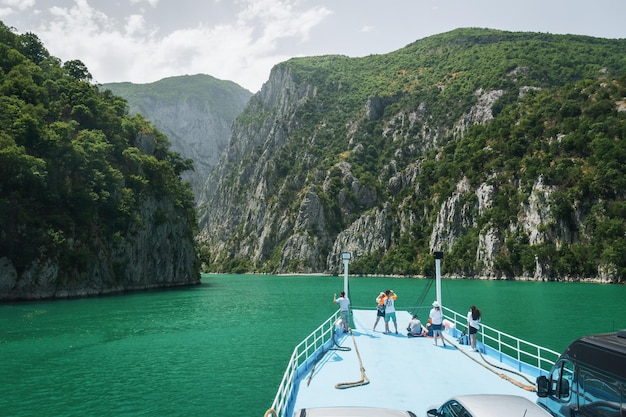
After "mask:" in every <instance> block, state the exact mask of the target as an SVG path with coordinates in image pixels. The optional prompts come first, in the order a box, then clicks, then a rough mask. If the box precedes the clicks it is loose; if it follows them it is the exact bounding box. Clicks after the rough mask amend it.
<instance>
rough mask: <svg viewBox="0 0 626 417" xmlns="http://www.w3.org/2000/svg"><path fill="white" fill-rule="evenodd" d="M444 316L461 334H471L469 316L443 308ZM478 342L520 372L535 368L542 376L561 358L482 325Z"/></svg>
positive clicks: (540, 347)
mask: <svg viewBox="0 0 626 417" xmlns="http://www.w3.org/2000/svg"><path fill="white" fill-rule="evenodd" d="M443 309H444V311H445V313H444V316H445V318H447V319H448V320H450V321H451V322H452V323H454V327H455V328H456V329H457V330H458V331H459V332H461V331H462V332H466V333H469V331H468V328H467V316H466V315H461V314H459V313H457V312H456V311H453V310H450V309H449V308H446V307H443ZM477 336H478V338H477V341H479V342H480V343H482V345H483V347H484V348H485V350H486V349H492V350H493V352H491V353H492V355H493V356H496V357H497V356H499V360H500V362H503V363H506V362H509V363H510V364H514V365H516V366H517V367H518V370H519V371H528V368H527V367H529V366H530V367H532V368H535V369H534V372H532V373H533V374H536V375H540V374H543V373H545V372H547V371H549V370H550V369H551V368H552V365H554V363H555V362H556V360H557V359H558V358H559V355H560V354H559V353H558V352H555V351H554V350H550V349H547V348H544V347H542V346H539V345H536V344H534V343H530V342H527V341H525V340H523V339H519V338H517V337H515V336H511V335H510V334H507V333H504V332H501V331H499V330H497V329H494V328H493V327H490V326H487V325H485V324H482V323H481V324H480V332H478V335H477Z"/></svg>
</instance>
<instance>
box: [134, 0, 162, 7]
mask: <svg viewBox="0 0 626 417" xmlns="http://www.w3.org/2000/svg"><path fill="white" fill-rule="evenodd" d="M140 3H148V4H149V5H150V6H152V7H157V4H159V0H130V4H140Z"/></svg>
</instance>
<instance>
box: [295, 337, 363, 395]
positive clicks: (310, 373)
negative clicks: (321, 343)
mask: <svg viewBox="0 0 626 417" xmlns="http://www.w3.org/2000/svg"><path fill="white" fill-rule="evenodd" d="M350 333H352V331H350ZM336 334H337V333H336V331H335V329H334V328H333V345H334V346H337V347H331V348H329V349H328V350H327V351H326V352H324V353H322V354H321V355H320V356H319V358H317V360H316V361H315V363H314V364H313V366H312V367H311V372H309V377H308V378H307V381H306V386H307V387H308V386H309V384H310V383H311V379H312V378H313V372H314V371H315V367H316V366H317V363H318V362H319V361H320V360H321V359H322V358H323V357H324V356H325V355H326V353H327V352H328V351H331V350H340V351H349V350H352V349H350V348H349V347H347V346H339V344H338V343H337V339H335V335H336Z"/></svg>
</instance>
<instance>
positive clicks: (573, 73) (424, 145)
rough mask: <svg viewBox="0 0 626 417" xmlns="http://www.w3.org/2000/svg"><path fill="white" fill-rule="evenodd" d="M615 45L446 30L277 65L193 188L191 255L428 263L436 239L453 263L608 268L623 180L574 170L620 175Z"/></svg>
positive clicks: (302, 268)
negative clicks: (349, 54)
mask: <svg viewBox="0 0 626 417" xmlns="http://www.w3.org/2000/svg"><path fill="white" fill-rule="evenodd" d="M624 52H626V42H624V41H623V40H619V41H612V40H599V39H593V38H584V37H564V36H551V35H544V34H528V33H508V32H499V31H489V30H457V31H453V32H450V33H448V34H443V35H440V36H436V37H432V38H427V39H425V40H422V41H418V42H416V43H414V44H412V45H409V46H407V47H406V48H404V49H402V50H400V51H397V52H394V53H390V54H387V55H383V56H371V57H366V58H359V59H350V58H346V57H338V56H329V57H317V58H302V59H294V60H290V61H288V62H286V63H283V64H280V65H278V66H276V67H275V68H274V69H273V71H272V73H271V75H270V79H269V80H268V82H267V83H266V84H265V85H264V86H263V88H262V90H261V91H260V92H259V93H258V94H256V95H255V96H254V97H253V98H252V99H251V100H250V103H249V104H248V106H247V108H246V110H245V111H244V112H243V114H242V115H241V116H240V117H238V118H237V120H236V121H235V124H234V127H233V134H232V137H231V141H230V143H229V145H228V147H227V149H226V151H225V153H224V155H223V157H222V159H221V160H220V162H219V164H218V166H217V169H216V170H215V171H214V173H213V175H212V176H211V177H210V180H209V183H208V185H207V187H206V188H205V190H204V192H203V193H202V194H201V195H200V197H199V207H200V213H199V214H200V228H201V230H200V233H199V241H200V243H201V246H202V248H203V249H202V256H203V260H204V262H205V268H208V269H210V270H214V271H233V272H241V271H261V272H281V273H284V272H294V273H309V272H329V273H337V272H339V270H340V268H341V262H340V253H341V252H342V251H350V252H352V253H353V261H352V262H351V271H352V272H354V273H363V274H370V273H371V274H415V275H418V274H432V273H433V271H432V265H433V262H432V253H433V252H434V251H439V250H441V251H444V252H445V253H446V257H445V258H444V259H445V260H444V263H445V270H446V271H447V273H448V275H453V276H465V277H489V278H496V279H500V278H505V279H513V278H522V277H523V278H528V279H597V280H602V281H609V282H619V281H621V280H622V279H623V275H624V272H625V271H626V269H625V267H626V259H624V256H622V255H617V256H614V255H611V254H610V253H615V252H614V250H618V251H619V249H618V248H619V247H621V245H623V244H625V243H626V242H624V235H623V233H624V232H625V231H626V227H625V224H624V218H623V217H620V215H619V214H617V213H619V212H621V210H622V209H623V207H624V203H623V201H624V191H623V189H620V187H621V186H620V185H619V184H621V181H622V180H619V181H614V180H611V181H610V182H609V183H607V184H605V185H603V186H601V187H599V188H594V187H595V186H593V185H591V184H599V183H598V181H600V182H602V181H603V179H604V178H606V177H605V176H606V175H608V172H609V171H607V170H606V166H607V164H608V166H611V167H613V168H611V170H610V172H612V173H613V174H615V175H616V176H617V177H618V178H621V179H624V175H625V174H626V172H624V169H623V168H620V165H619V162H617V161H618V159H615V158H618V157H617V156H616V154H615V153H614V152H617V153H618V154H621V152H623V151H624V148H626V147H624V145H623V143H624V139H625V138H624V132H623V129H622V127H623V126H624V120H625V117H624V115H625V113H624V112H623V110H621V109H622V108H623V106H622V105H621V104H620V103H623V101H624V99H623V96H624V94H625V93H624V92H625V90H624V79H623V74H625V73H626V67H624V63H623V62H620V60H619V56H623V53H624ZM582 56H584V57H585V59H584V60H583V61H584V62H582V61H579V58H580V57H582ZM565 69H566V70H565ZM591 126H595V127H594V128H591ZM620 126H622V127H620ZM590 128H591V129H592V130H593V132H594V133H590V130H589V129H590ZM601 149H604V151H603V150H601ZM608 149H612V150H611V151H608ZM605 151H607V152H609V153H604V152H605ZM601 160H602V161H601ZM609 160H610V162H609ZM605 162H606V164H605ZM600 224H603V225H604V226H599V225H600ZM609 225H611V226H609ZM605 227H608V228H611V227H614V229H612V231H611V232H607V230H608V229H606V228H605ZM611 239H616V240H614V241H615V242H618V243H617V246H615V247H614V246H611V245H612V244H609V243H608V241H609V240H611Z"/></svg>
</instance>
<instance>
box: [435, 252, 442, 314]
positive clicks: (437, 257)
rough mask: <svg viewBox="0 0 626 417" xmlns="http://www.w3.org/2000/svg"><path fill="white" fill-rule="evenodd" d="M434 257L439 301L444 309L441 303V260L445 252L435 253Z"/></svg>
mask: <svg viewBox="0 0 626 417" xmlns="http://www.w3.org/2000/svg"><path fill="white" fill-rule="evenodd" d="M434 255H435V277H436V281H435V282H436V288H437V301H438V302H439V305H440V306H441V307H442V308H443V304H442V303H441V260H442V259H443V252H435V253H434Z"/></svg>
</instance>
